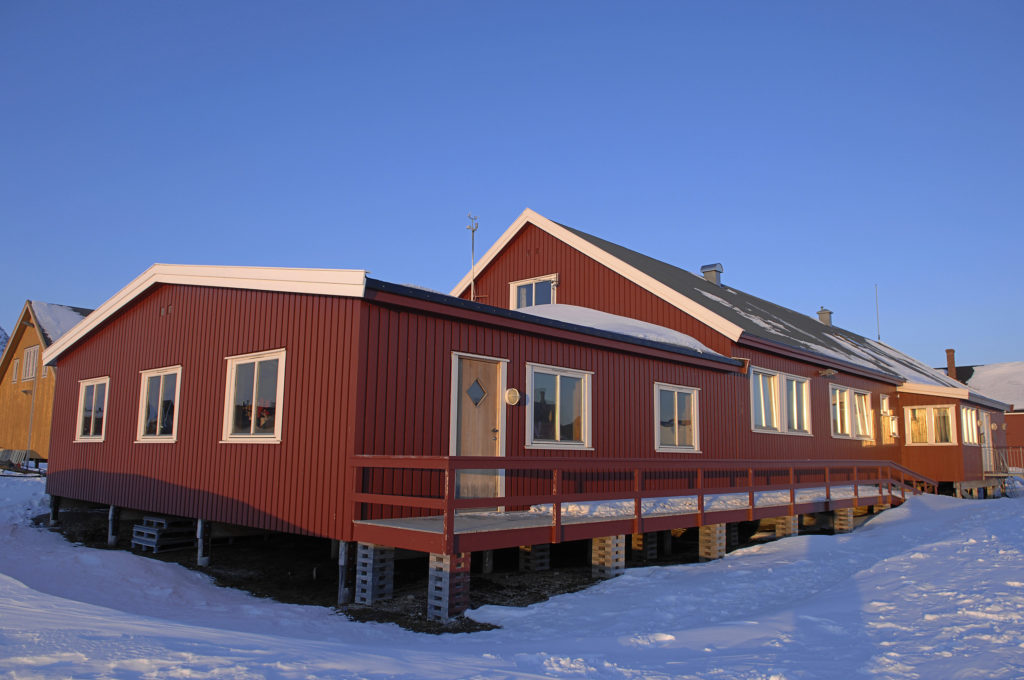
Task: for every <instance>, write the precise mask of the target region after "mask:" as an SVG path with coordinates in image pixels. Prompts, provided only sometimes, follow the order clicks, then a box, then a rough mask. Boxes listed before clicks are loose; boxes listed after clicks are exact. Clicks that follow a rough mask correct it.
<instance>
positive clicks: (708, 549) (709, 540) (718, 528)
mask: <svg viewBox="0 0 1024 680" xmlns="http://www.w3.org/2000/svg"><path fill="white" fill-rule="evenodd" d="M699 531H700V534H699V538H698V550H699V553H700V561H701V562H709V561H711V560H717V559H720V558H722V557H725V525H724V524H705V525H703V526H702V527H701V528H700V529H699Z"/></svg>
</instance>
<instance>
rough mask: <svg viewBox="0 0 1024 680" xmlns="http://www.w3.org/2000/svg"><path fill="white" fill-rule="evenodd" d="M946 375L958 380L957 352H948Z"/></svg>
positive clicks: (951, 350)
mask: <svg viewBox="0 0 1024 680" xmlns="http://www.w3.org/2000/svg"><path fill="white" fill-rule="evenodd" d="M946 375H948V376H949V377H950V378H952V379H953V380H956V350H955V349H947V350H946Z"/></svg>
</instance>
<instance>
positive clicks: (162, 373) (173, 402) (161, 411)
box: [138, 366, 181, 441]
mask: <svg viewBox="0 0 1024 680" xmlns="http://www.w3.org/2000/svg"><path fill="white" fill-rule="evenodd" d="M180 386H181V366H172V367H169V368H158V369H155V370H152V371H142V387H141V389H140V391H139V432H138V440H139V441H175V440H176V439H177V435H178V394H179V389H180Z"/></svg>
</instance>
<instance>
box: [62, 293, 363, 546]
mask: <svg viewBox="0 0 1024 680" xmlns="http://www.w3.org/2000/svg"><path fill="white" fill-rule="evenodd" d="M363 305H364V303H362V302H361V301H359V300H354V299H345V298H334V297H323V296H316V295H299V294H289V293H269V292H257V291H242V290H229V289H217V288H200V287H190V286H169V285H162V286H158V287H156V288H154V289H153V290H152V291H150V292H148V293H146V294H144V295H143V296H142V297H141V298H140V299H138V300H137V301H135V302H134V303H132V304H131V305H130V306H129V307H127V308H126V309H124V310H123V311H122V312H121V313H119V314H118V315H117V316H116V317H114V318H112V319H111V320H110V321H109V322H108V323H107V324H106V325H105V327H103V328H101V329H99V330H98V331H96V332H95V334H94V335H93V336H92V337H91V338H89V339H87V340H85V341H84V342H82V343H80V344H78V345H77V346H75V347H74V348H72V349H71V350H69V352H68V353H67V354H65V355H64V356H62V357H61V358H60V359H59V362H58V366H59V368H58V370H59V371H60V376H61V379H60V380H59V381H58V383H57V385H58V386H57V395H56V400H55V406H54V418H53V430H52V433H53V441H54V446H53V456H52V460H51V462H50V467H49V476H48V479H47V490H48V491H49V493H50V494H52V495H56V496H66V497H70V498H76V499H80V500H88V501H94V502H100V503H109V504H114V505H118V506H122V507H128V508H134V509H141V510H147V511H152V512H161V513H167V514H174V515H182V516H187V517H201V518H205V519H208V520H211V521H216V522H227V523H233V524H241V525H246V526H252V527H258V528H263V529H269V530H277V531H289V532H294V533H303V534H314V535H321V536H328V535H337V534H338V533H339V531H340V528H341V525H342V514H343V509H344V508H343V504H342V502H341V501H342V497H343V493H344V491H343V490H344V488H345V477H344V474H345V468H344V459H343V452H344V451H345V450H346V449H347V448H348V447H350V446H351V441H352V439H353V437H354V434H355V433H354V425H353V423H354V413H355V409H354V404H355V402H356V396H355V394H354V387H355V385H356V375H357V373H358V369H359V366H358V356H359V347H358V344H357V343H358V340H359V338H360V335H361V333H360V328H361V324H362V313H363V311H362V307H363ZM282 347H284V348H287V358H286V362H285V378H284V379H285V387H284V403H283V416H282V418H283V420H282V431H281V435H282V441H281V443H280V444H277V445H275V444H246V443H225V444H222V443H220V440H221V438H222V429H223V415H224V390H225V383H226V372H227V368H226V362H225V357H228V356H233V355H239V354H246V353H250V352H257V351H260V350H271V349H278V348H282ZM178 364H180V365H181V366H182V372H181V387H180V397H179V406H178V408H179V416H178V441H177V443H135V439H136V428H137V424H138V412H139V411H138V409H139V392H140V375H139V371H141V370H147V369H152V368H158V367H163V366H173V365H178ZM100 376H109V377H110V385H109V388H108V389H109V392H108V401H107V415H106V425H105V430H106V431H105V441H104V442H102V443H94V442H90V443H75V442H74V437H75V426H76V422H75V421H76V413H77V407H78V388H79V385H78V384H79V381H80V380H83V379H89V378H95V377H100ZM312 499H316V500H315V502H311V501H312Z"/></svg>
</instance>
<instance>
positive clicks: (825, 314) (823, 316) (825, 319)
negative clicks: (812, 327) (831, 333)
mask: <svg viewBox="0 0 1024 680" xmlns="http://www.w3.org/2000/svg"><path fill="white" fill-rule="evenodd" d="M818 321H820V322H822V323H823V324H825V325H826V326H831V325H832V310H831V309H825V308H824V307H822V308H821V309H819V310H818Z"/></svg>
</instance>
